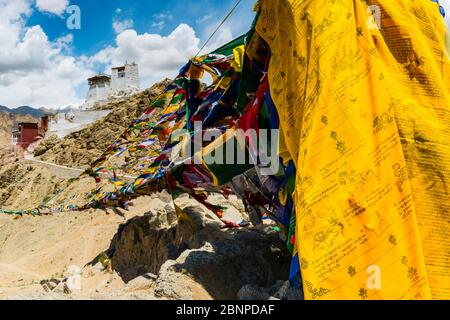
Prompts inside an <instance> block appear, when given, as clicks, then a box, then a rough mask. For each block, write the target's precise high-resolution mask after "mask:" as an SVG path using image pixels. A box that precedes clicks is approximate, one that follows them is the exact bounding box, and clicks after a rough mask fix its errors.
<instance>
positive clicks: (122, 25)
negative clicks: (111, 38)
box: [112, 19, 134, 34]
mask: <svg viewBox="0 0 450 320" xmlns="http://www.w3.org/2000/svg"><path fill="white" fill-rule="evenodd" d="M112 26H113V29H114V31H115V32H116V34H119V33H122V32H123V31H125V30H128V29H131V28H133V26H134V21H133V20H131V19H127V20H123V21H119V20H115V21H113V24H112Z"/></svg>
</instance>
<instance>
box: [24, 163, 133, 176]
mask: <svg viewBox="0 0 450 320" xmlns="http://www.w3.org/2000/svg"><path fill="white" fill-rule="evenodd" d="M23 161H24V162H25V163H32V164H36V165H40V166H42V167H44V168H46V169H48V170H49V171H50V173H51V174H52V175H54V176H56V177H58V178H62V179H73V178H78V177H79V176H80V175H81V174H82V173H83V172H84V171H85V170H84V169H79V168H71V167H66V166H61V165H58V164H55V163H51V162H46V161H41V160H36V159H24V160H23ZM100 176H101V177H102V178H108V177H109V176H108V174H106V173H100ZM123 178H124V180H125V181H130V182H132V181H134V180H135V179H136V177H133V176H128V175H125V176H123Z"/></svg>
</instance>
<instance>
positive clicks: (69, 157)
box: [35, 79, 170, 168]
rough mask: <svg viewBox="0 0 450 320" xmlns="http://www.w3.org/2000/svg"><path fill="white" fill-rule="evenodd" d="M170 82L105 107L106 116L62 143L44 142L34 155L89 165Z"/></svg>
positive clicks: (67, 162)
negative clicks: (107, 112) (109, 111)
mask: <svg viewBox="0 0 450 320" xmlns="http://www.w3.org/2000/svg"><path fill="white" fill-rule="evenodd" d="M169 82H170V80H168V79H166V80H164V81H162V82H160V83H158V84H155V85H154V86H152V87H151V88H148V89H147V90H145V91H143V92H140V93H138V94H136V95H134V96H132V97H129V98H125V99H122V100H117V101H114V102H111V103H108V104H106V105H103V106H102V107H101V108H102V109H105V110H112V112H111V113H110V114H109V115H108V116H107V117H105V118H104V119H102V120H99V121H97V122H95V123H93V124H91V125H90V126H88V127H87V128H85V129H83V130H81V131H79V132H74V133H72V134H70V135H68V136H67V137H65V138H64V139H63V140H60V141H59V140H57V139H55V138H52V139H48V140H46V141H44V142H43V143H41V144H40V145H39V146H38V147H37V148H36V150H35V156H36V157H37V158H38V159H40V160H43V161H49V162H53V163H56V164H60V165H65V166H70V167H78V168H84V167H86V166H88V165H89V164H90V163H91V162H92V161H93V160H95V159H96V158H97V157H98V156H100V155H101V154H102V152H103V151H104V150H105V149H106V148H107V147H108V146H109V145H110V144H111V143H112V142H114V140H115V139H116V138H117V137H118V136H119V135H120V134H121V133H122V132H123V131H124V130H125V129H126V128H127V127H128V124H129V123H130V121H131V120H132V119H135V118H137V117H139V116H141V115H142V113H143V112H144V111H145V110H146V109H147V108H148V107H149V105H150V102H151V101H152V100H153V99H154V98H156V97H157V96H158V95H160V94H161V93H162V92H163V91H164V89H165V87H166V86H167V84H168V83H169Z"/></svg>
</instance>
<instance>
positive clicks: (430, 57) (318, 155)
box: [257, 0, 450, 299]
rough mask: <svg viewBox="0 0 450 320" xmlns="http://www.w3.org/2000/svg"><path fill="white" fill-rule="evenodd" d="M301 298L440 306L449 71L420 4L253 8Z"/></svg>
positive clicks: (382, 1)
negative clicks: (290, 211) (286, 184)
mask: <svg viewBox="0 0 450 320" xmlns="http://www.w3.org/2000/svg"><path fill="white" fill-rule="evenodd" d="M259 8H260V11H261V16H260V19H259V22H258V25H257V32H258V33H259V34H260V35H261V36H262V37H263V39H264V40H265V41H266V42H267V43H268V44H269V46H270V47H271V49H272V59H271V63H270V67H269V79H270V86H271V94H272V97H273V99H274V102H275V104H276V106H277V109H278V112H279V115H280V120H281V127H282V132H283V135H284V136H283V138H284V142H285V143H286V146H287V148H288V150H289V153H290V155H291V157H292V158H293V159H294V160H295V161H296V167H297V182H296V191H295V195H294V196H295V207H296V214H297V229H296V234H297V243H296V245H297V248H298V251H299V255H300V265H301V272H302V277H303V284H304V291H305V297H306V298H307V299H444V298H446V299H449V298H450V106H449V105H450V95H449V91H450V69H449V66H450V65H449V56H448V52H446V49H445V48H446V47H445V37H446V34H445V32H446V29H445V24H444V21H443V19H442V16H441V15H440V14H439V10H438V8H437V6H436V3H433V2H432V1H430V0H395V1H392V0H378V1H362V0H261V1H260V3H259Z"/></svg>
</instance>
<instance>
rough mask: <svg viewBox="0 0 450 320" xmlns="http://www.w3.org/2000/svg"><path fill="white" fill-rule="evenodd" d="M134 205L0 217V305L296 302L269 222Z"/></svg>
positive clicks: (160, 202) (186, 203)
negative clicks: (232, 221)
mask: <svg viewBox="0 0 450 320" xmlns="http://www.w3.org/2000/svg"><path fill="white" fill-rule="evenodd" d="M134 202H135V203H134V206H133V207H131V208H130V210H129V211H124V210H122V209H118V211H117V213H118V214H110V215H105V213H104V212H102V211H99V210H90V211H86V212H74V213H64V214H60V215H53V216H42V217H35V218H33V217H22V218H16V219H14V218H12V217H8V216H0V244H1V245H0V267H1V269H2V272H1V273H0V299H58V300H60V299H134V300H136V299H142V300H150V299H243V300H248V299H258V300H267V299H301V291H299V290H294V289H293V288H291V287H290V285H289V282H288V281H286V278H287V275H288V272H289V264H290V254H289V253H288V252H287V251H286V247H285V244H284V242H283V241H280V239H279V237H278V234H277V233H276V232H275V231H273V228H272V227H273V225H271V223H270V222H265V223H264V224H263V225H259V226H257V227H250V228H244V229H240V230H233V229H223V226H222V225H221V223H220V221H217V220H216V219H214V217H213V215H212V214H211V212H209V211H208V210H207V209H206V208H205V207H203V206H202V205H200V204H198V203H197V202H196V201H193V200H192V199H190V198H189V197H188V196H187V195H183V196H181V197H180V198H178V199H176V200H175V206H174V203H173V202H172V199H171V197H170V196H169V194H167V193H161V194H154V195H152V196H151V197H142V198H139V199H136V200H135V201H134ZM233 202H234V201H233ZM236 209H238V208H236ZM177 213H182V214H183V216H184V218H183V219H182V220H179V221H177V219H176V215H177ZM242 214H244V213H242ZM74 277H75V278H74ZM74 279H75V280H76V279H78V280H77V281H79V282H78V283H79V286H78V287H74V286H73V284H74Z"/></svg>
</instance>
